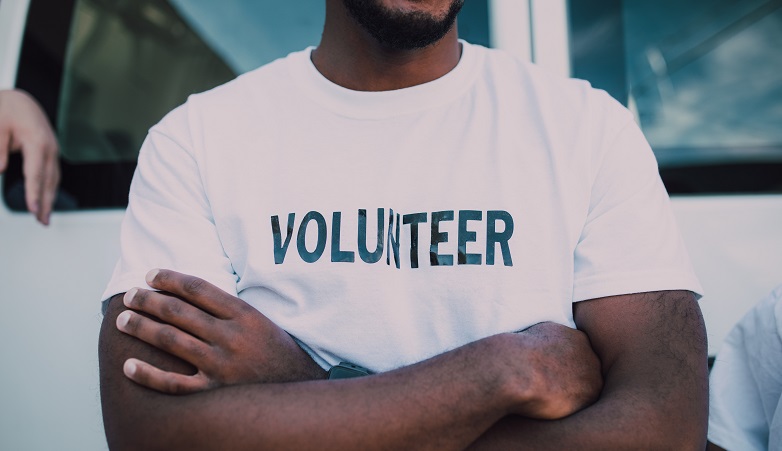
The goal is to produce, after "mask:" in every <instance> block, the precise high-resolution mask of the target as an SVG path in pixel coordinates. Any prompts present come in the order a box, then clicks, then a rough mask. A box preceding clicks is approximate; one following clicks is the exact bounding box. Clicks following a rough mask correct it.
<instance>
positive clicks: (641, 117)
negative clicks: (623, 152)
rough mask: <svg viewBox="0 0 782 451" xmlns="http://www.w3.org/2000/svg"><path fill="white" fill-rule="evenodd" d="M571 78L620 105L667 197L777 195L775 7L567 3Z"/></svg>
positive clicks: (756, 3)
mask: <svg viewBox="0 0 782 451" xmlns="http://www.w3.org/2000/svg"><path fill="white" fill-rule="evenodd" d="M570 21H571V49H572V56H573V61H572V63H573V70H574V75H575V76H576V77H579V78H586V79H588V80H590V81H591V82H592V83H593V84H594V85H595V86H598V87H601V88H603V89H606V90H608V91H609V92H610V93H611V94H612V95H614V96H615V97H616V98H617V99H619V100H620V101H622V102H624V103H626V104H627V105H628V107H629V108H630V110H631V111H633V112H634V113H635V115H636V117H637V120H638V122H639V123H640V125H641V127H642V128H643V130H644V133H645V134H646V136H647V138H648V139H649V142H650V143H651V145H652V147H653V148H654V151H655V153H656V155H657V159H658V161H659V163H660V168H661V174H662V175H663V179H664V180H665V181H666V185H667V186H668V189H669V191H671V192H673V193H677V192H681V193H693V192H782V127H780V124H782V83H780V76H779V71H780V68H782V52H780V51H779V48H778V47H779V43H780V42H782V2H779V1H767V0H741V1H739V0H721V1H716V2H715V1H713V0H690V1H686V2H683V1H678V0H655V1H649V0H625V1H621V0H601V1H592V0H571V1H570Z"/></svg>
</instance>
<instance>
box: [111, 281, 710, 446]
mask: <svg viewBox="0 0 782 451" xmlns="http://www.w3.org/2000/svg"><path fill="white" fill-rule="evenodd" d="M150 282H151V286H153V287H155V288H158V289H161V290H163V291H165V292H169V293H173V294H175V295H176V297H175V296H170V295H166V294H162V293H154V292H149V291H145V290H139V291H137V292H131V293H130V294H129V295H127V296H125V297H124V299H123V297H121V296H116V297H115V298H113V299H112V301H111V304H110V306H109V311H108V312H107V314H106V316H105V318H104V324H103V327H102V329H101V338H100V349H99V353H100V364H101V394H102V402H103V412H104V423H105V426H106V433H107V438H108V440H109V444H110V446H111V447H112V448H116V449H179V448H188V449H201V448H216V447H219V448H230V449H245V448H247V449H257V448H259V447H265V448H266V447H268V448H273V449H278V448H280V449H282V448H285V449H310V448H319V449H322V448H338V447H341V448H350V449H352V448H361V449H374V448H377V449H464V448H466V447H468V446H472V448H474V449H497V448H503V449H504V448H507V447H510V446H512V447H514V448H516V447H522V446H523V447H525V448H530V449H538V448H540V449H546V448H554V449H562V448H568V447H573V446H578V447H579V448H581V449H590V448H597V449H601V448H602V449H605V448H606V447H611V448H612V449H621V448H631V449H639V448H666V449H688V448H689V449H703V447H704V446H705V430H706V411H707V408H706V402H707V392H706V390H707V381H706V379H707V370H706V346H705V334H704V330H703V322H702V319H701V316H700V311H699V309H698V306H697V304H696V303H695V301H694V299H693V297H692V295H691V294H689V293H686V292H660V293H647V294H638V295H627V296H617V297H611V298H603V299H597V300H592V301H586V302H582V303H579V304H577V305H576V307H575V312H574V313H575V318H576V322H577V324H578V326H579V328H580V329H582V330H583V331H584V333H585V334H584V333H581V332H578V331H573V330H570V329H568V328H565V327H562V326H557V325H552V324H542V325H538V326H535V327H533V328H531V329H528V330H527V331H525V332H524V333H519V334H500V335H496V336H493V337H488V338H486V339H483V340H479V341H477V342H474V343H471V344H469V345H467V346H464V347H461V348H457V349H455V350H453V351H450V352H447V353H445V354H442V355H440V356H437V357H434V358H432V359H429V360H427V361H424V362H421V363H418V364H415V365H412V366H409V367H405V368H401V369H399V370H395V371H391V372H388V373H383V374H379V375H374V376H369V377H364V378H357V379H349V380H340V381H326V380H322V379H323V378H324V376H325V374H324V373H323V371H322V370H321V369H320V368H319V367H317V365H315V364H314V362H312V360H311V359H309V357H308V356H307V355H306V354H305V353H303V351H301V349H299V348H298V346H296V344H295V342H293V340H292V339H291V338H290V337H289V336H287V334H285V333H284V331H282V330H281V329H279V328H278V327H276V326H275V325H274V324H273V323H271V321H269V320H268V319H267V318H265V317H264V316H263V315H262V314H261V313H260V312H257V311H256V310H254V309H252V307H250V306H248V305H246V304H244V303H243V302H242V301H240V300H238V299H236V298H233V297H230V296H228V295H227V294H226V293H223V292H221V291H219V290H217V289H216V288H214V287H212V286H210V285H209V284H207V283H205V282H202V281H199V280H198V279H194V278H190V277H187V276H182V275H178V274H176V273H173V272H169V271H161V272H159V273H158V274H157V276H156V277H155V278H154V280H151V281H150ZM179 299H186V300H187V301H188V302H182V301H180V300H179ZM123 300H124V303H125V304H126V305H127V306H129V307H130V308H131V309H132V311H133V312H132V313H122V312H123V311H125V310H126V308H125V307H126V306H125V305H123ZM120 313H122V316H120ZM140 313H141V314H140ZM142 314H145V315H153V316H154V317H155V318H157V320H153V319H149V318H147V316H143V315H142ZM118 317H119V318H120V320H119V321H118ZM198 324H200V326H199V325H198ZM171 325H176V326H178V327H177V328H174V327H171ZM205 325H208V327H206V326H205ZM118 327H119V328H121V329H122V331H120V330H119V329H118ZM184 331H186V333H185V332H184ZM587 336H588V339H587ZM136 337H137V338H136ZM139 339H140V340H139ZM191 339H192V340H191ZM142 340H144V341H146V342H147V343H151V344H152V345H150V344H147V343H145V342H144V341H142ZM590 340H591V348H592V349H594V352H595V353H596V355H595V354H593V353H592V351H591V348H590ZM199 343H200V344H199ZM161 350H164V351H166V352H164V351H161ZM172 354H173V355H172ZM174 355H178V356H180V357H181V358H177V357H174ZM240 356H241V357H242V358H239V357H240ZM598 357H599V360H598ZM129 359H130V360H129ZM136 359H137V360H136ZM183 359H184V360H183ZM185 360H187V361H189V362H190V363H192V364H194V365H195V366H193V365H191V364H190V363H188V362H186V361H185ZM248 362H249V363H248ZM600 366H602V370H601V369H600ZM123 367H124V372H123ZM177 373H181V374H186V375H190V376H177V375H176V374H177ZM601 376H602V378H603V379H604V386H603V389H602V393H600V396H599V399H598V400H597V402H595V403H594V404H592V405H591V406H589V407H586V408H583V407H584V406H586V405H589V404H591V403H592V402H593V401H594V400H595V398H596V397H597V395H598V393H599V392H600V386H601V385H600V383H601ZM131 379H132V380H131ZM147 387H154V388H155V390H153V389H150V388H147ZM164 392H168V393H171V392H174V393H189V394H185V395H171V394H165V393H164ZM582 408H583V410H579V409H582ZM574 412H576V413H574ZM573 413H574V414H573ZM571 414H572V415H571Z"/></svg>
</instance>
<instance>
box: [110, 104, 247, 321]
mask: <svg viewBox="0 0 782 451" xmlns="http://www.w3.org/2000/svg"><path fill="white" fill-rule="evenodd" d="M202 180H203V178H202V174H201V172H200V171H199V165H198V162H197V159H196V157H195V155H194V152H193V150H192V145H191V142H190V138H189V133H188V117H187V107H186V106H182V107H179V108H178V109H176V110H174V111H172V112H171V113H169V115H168V116H166V118H164V119H163V120H162V121H161V122H160V123H159V124H158V125H156V126H154V127H153V128H152V129H151V130H150V131H149V134H148V135H147V137H146V139H145V141H144V143H143V145H142V147H141V151H140V153H139V158H138V166H137V167H136V172H135V174H134V176H133V181H132V183H131V187H130V195H129V201H128V208H127V211H126V213H125V217H124V219H123V222H122V228H121V233H120V258H119V261H118V262H117V265H116V266H115V269H114V273H113V274H112V277H111V280H110V281H109V284H108V286H107V287H106V290H105V291H104V293H103V296H102V299H103V301H104V309H105V307H106V301H107V300H108V299H109V298H111V297H112V296H113V295H115V294H117V293H122V292H126V291H128V290H129V289H131V288H133V287H141V288H148V286H147V285H146V283H145V282H144V276H145V275H146V273H147V272H149V271H150V270H152V269H155V268H164V269H171V270H175V271H179V272H182V273H186V274H190V275H194V276H198V277H201V278H203V279H204V280H207V281H208V282H211V283H212V284H214V285H216V286H218V287H220V288H221V289H223V290H224V291H226V292H228V293H230V294H233V295H236V275H235V273H234V271H233V269H232V266H231V262H230V260H229V259H228V257H227V256H226V254H225V251H224V249H223V246H222V244H221V241H220V237H219V235H218V232H217V229H216V227H215V222H214V218H213V216H212V212H211V208H210V205H209V199H208V197H207V194H206V191H205V189H204V184H203V182H202Z"/></svg>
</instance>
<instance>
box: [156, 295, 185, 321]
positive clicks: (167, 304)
mask: <svg viewBox="0 0 782 451" xmlns="http://www.w3.org/2000/svg"><path fill="white" fill-rule="evenodd" d="M160 312H161V314H162V315H163V316H164V317H174V316H179V315H181V314H182V304H180V303H179V301H176V300H174V299H171V298H169V299H167V300H165V301H163V303H162V304H161V306H160Z"/></svg>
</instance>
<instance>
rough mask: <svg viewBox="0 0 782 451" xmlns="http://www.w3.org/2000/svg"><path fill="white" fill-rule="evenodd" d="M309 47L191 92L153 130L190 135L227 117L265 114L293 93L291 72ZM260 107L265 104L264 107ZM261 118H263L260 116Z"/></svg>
mask: <svg viewBox="0 0 782 451" xmlns="http://www.w3.org/2000/svg"><path fill="white" fill-rule="evenodd" d="M305 53H307V50H302V51H299V52H294V53H291V54H289V55H288V56H286V57H283V58H279V59H277V60H275V61H272V62H270V63H268V64H265V65H263V66H261V67H259V68H257V69H254V70H251V71H249V72H247V73H244V74H241V75H239V76H237V77H236V78H234V79H233V80H231V81H229V82H227V83H224V84H222V85H219V86H216V87H214V88H212V89H209V90H207V91H204V92H200V93H195V94H191V95H190V96H188V98H187V100H186V101H185V103H183V104H182V105H180V106H178V107H177V108H175V109H173V110H172V111H170V112H169V113H168V114H166V115H165V116H164V117H163V118H162V119H161V120H160V121H159V122H158V123H157V124H155V125H154V126H153V127H152V128H151V129H150V132H159V133H164V134H166V135H174V136H189V135H190V134H191V133H196V132H198V130H199V129H202V128H204V127H218V128H220V127H222V126H224V125H225V124H224V123H223V122H224V119H225V118H236V117H242V116H246V115H247V114H248V113H249V112H250V111H252V112H254V113H258V114H262V113H263V112H264V111H273V110H274V105H275V104H277V103H279V102H284V101H285V98H286V96H288V95H290V92H291V89H292V88H291V87H290V77H289V74H290V72H291V71H292V70H294V67H295V66H296V65H297V64H299V63H300V61H301V59H302V58H304V57H305ZM258 107H265V108H262V109H261V110H259V109H258ZM259 119H260V118H259Z"/></svg>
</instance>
